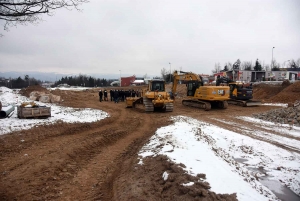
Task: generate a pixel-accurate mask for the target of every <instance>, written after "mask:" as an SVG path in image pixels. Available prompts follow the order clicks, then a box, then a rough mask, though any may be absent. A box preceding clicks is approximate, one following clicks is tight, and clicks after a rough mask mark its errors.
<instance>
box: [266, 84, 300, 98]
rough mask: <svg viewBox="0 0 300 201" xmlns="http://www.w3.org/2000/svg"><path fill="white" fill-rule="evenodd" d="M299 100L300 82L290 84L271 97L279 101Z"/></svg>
mask: <svg viewBox="0 0 300 201" xmlns="http://www.w3.org/2000/svg"><path fill="white" fill-rule="evenodd" d="M297 100H300V82H295V83H293V84H291V85H289V86H288V87H286V88H284V89H283V90H282V91H280V92H279V93H278V94H276V95H275V96H273V97H271V98H270V99H269V101H271V102H279V103H294V102H295V101H297Z"/></svg>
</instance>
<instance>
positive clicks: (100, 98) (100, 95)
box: [99, 90, 103, 102]
mask: <svg viewBox="0 0 300 201" xmlns="http://www.w3.org/2000/svg"><path fill="white" fill-rule="evenodd" d="M102 97H103V92H102V90H100V91H99V101H100V102H102Z"/></svg>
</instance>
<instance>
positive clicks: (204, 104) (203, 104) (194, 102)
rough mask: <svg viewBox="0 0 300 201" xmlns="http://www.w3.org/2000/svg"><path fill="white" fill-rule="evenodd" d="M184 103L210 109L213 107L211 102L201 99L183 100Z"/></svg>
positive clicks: (206, 109)
mask: <svg viewBox="0 0 300 201" xmlns="http://www.w3.org/2000/svg"><path fill="white" fill-rule="evenodd" d="M182 104H183V105H185V106H189V107H196V108H200V109H204V110H205V111H208V110H210V109H211V104H210V103H209V102H205V101H200V100H183V101H182Z"/></svg>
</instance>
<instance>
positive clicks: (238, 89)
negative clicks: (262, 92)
mask: <svg viewBox="0 0 300 201" xmlns="http://www.w3.org/2000/svg"><path fill="white" fill-rule="evenodd" d="M229 87H230V98H231V99H238V100H250V99H252V98H253V90H252V88H249V87H244V85H243V84H240V83H236V82H233V83H229Z"/></svg>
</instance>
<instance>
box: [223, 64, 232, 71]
mask: <svg viewBox="0 0 300 201" xmlns="http://www.w3.org/2000/svg"><path fill="white" fill-rule="evenodd" d="M225 66H226V67H227V68H226V69H227V70H226V69H225ZM224 70H226V71H229V70H232V63H230V62H226V63H225V64H224Z"/></svg>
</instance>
